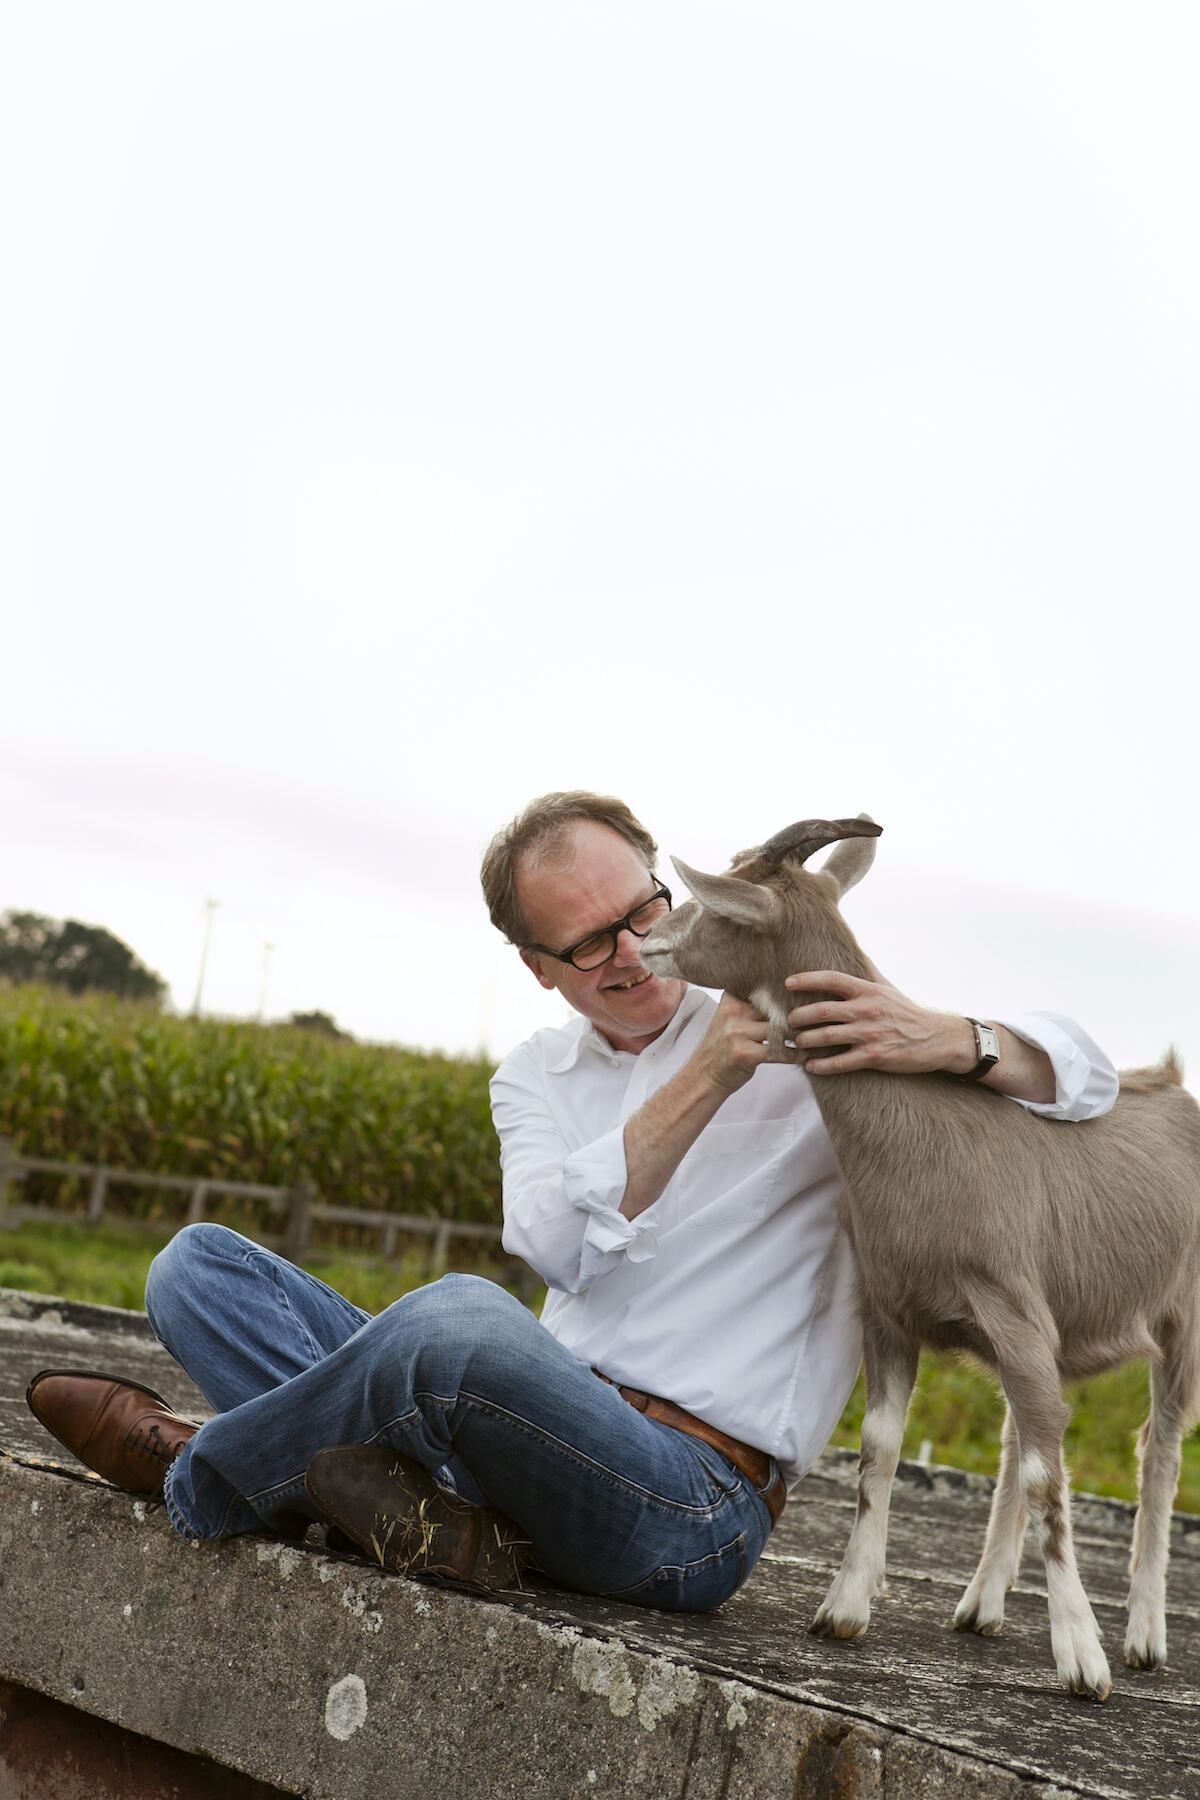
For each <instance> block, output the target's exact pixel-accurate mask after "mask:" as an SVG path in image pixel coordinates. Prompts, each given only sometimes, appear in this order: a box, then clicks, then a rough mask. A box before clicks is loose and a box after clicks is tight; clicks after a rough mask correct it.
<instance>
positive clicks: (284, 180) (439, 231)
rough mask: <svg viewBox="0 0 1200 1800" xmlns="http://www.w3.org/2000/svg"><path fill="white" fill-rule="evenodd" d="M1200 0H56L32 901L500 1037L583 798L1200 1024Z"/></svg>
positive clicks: (11, 307)
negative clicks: (783, 842) (606, 800)
mask: <svg viewBox="0 0 1200 1800" xmlns="http://www.w3.org/2000/svg"><path fill="white" fill-rule="evenodd" d="M1198 52H1200V13H1197V10H1196V8H1195V6H1194V5H1193V4H1190V0H1189V3H1188V4H1184V3H1179V4H1156V3H1154V0H1151V3H1150V4H1144V5H1141V6H1138V7H1136V8H1135V7H1133V6H1132V5H1123V6H1116V5H1111V4H1103V3H1100V4H1097V3H1096V0H1088V3H1087V4H1084V3H1083V0H1080V3H1078V4H1075V3H1070V4H1068V3H1065V0H1038V3H1037V4H1020V3H1013V0H1010V3H1009V4H1007V5H1005V6H1003V7H1001V6H998V5H997V6H986V7H978V6H973V7H964V6H962V5H961V4H960V3H957V0H955V3H948V4H944V5H942V4H938V5H933V4H919V3H918V4H910V5H906V6H903V7H897V6H895V5H894V4H890V3H889V4H882V3H869V0H868V3H865V4H859V5H856V6H855V7H853V8H834V7H831V6H829V5H828V4H822V5H819V6H818V5H815V4H807V3H806V0H778V3H775V0H737V3H736V4H734V3H727V4H722V3H720V0H708V3H705V0H686V3H685V0H679V3H671V0H633V3H629V4H626V3H623V0H586V3H584V0H544V3H539V4H532V3H530V0H505V3H504V4H496V0H479V3H474V4H455V3H454V0H436V3H432V0H431V3H429V4H414V3H411V0H410V3H407V4H406V3H404V0H390V3H389V4H387V5H381V4H370V3H367V0H337V3H336V4H332V3H327V0H279V3H278V4H275V3H268V0H237V3H236V4H231V3H227V0H210V3H209V4H207V5H206V6H204V7H164V6H162V5H161V4H159V3H158V0H153V3H147V4H144V5H131V4H122V3H121V0H113V3H111V4H108V5H105V6H102V7H97V6H95V5H93V4H87V5H83V4H55V3H54V0H45V3H43V4H39V5H37V6H27V7H21V8H16V7H11V8H9V9H7V12H6V15H5V24H4V26H3V42H2V43H0V153H2V156H3V166H4V168H5V170H6V172H7V180H6V183H5V192H4V195H3V218H2V221H0V222H2V228H3V243H4V246H5V252H6V257H5V260H6V267H7V273H6V276H5V280H4V282H3V285H2V288H0V313H2V315H3V319H2V322H3V331H2V332H0V358H2V359H3V374H2V383H3V399H2V401H0V481H2V489H3V495H4V505H5V510H6V512H7V513H8V519H7V523H6V526H5V529H4V532H3V534H2V541H0V606H2V607H3V630H2V633H0V659H2V668H3V680H2V682H0V815H2V818H3V835H2V840H0V853H2V858H3V861H2V865H0V909H2V908H3V907H5V906H14V907H19V908H22V909H32V910H35V911H39V912H45V913H49V914H52V915H56V916H63V915H67V914H69V915H73V916H76V917H81V918H83V919H86V920H89V921H92V922H96V923H100V924H104V925H106V926H108V927H109V928H110V929H112V930H114V931H116V932H117V933H119V934H120V935H121V936H123V937H124V938H126V939H127V940H128V942H129V943H130V944H132V945H133V947H134V948H135V949H136V950H137V952H138V953H139V954H140V955H141V956H142V957H143V958H144V959H145V960H146V961H147V962H149V963H150V964H151V965H152V966H154V967H156V968H157V969H159V970H160V971H161V972H162V974H163V975H165V976H166V977H167V979H168V980H169V982H170V984H171V990H172V996H173V1000H174V1002H175V1004H177V1005H179V1006H180V1007H182V1008H187V1007H188V1006H190V1005H191V1002H192V998H193V994H194V991H195V987H196V981H197V973H198V967H199V962H200V952H201V944H202V939H203V931H204V917H205V901H206V900H207V899H209V898H211V899H214V900H217V901H219V902H220V905H219V908H218V909H217V911H216V913H215V917H214V925H213V935H212V945H211V955H210V958H209V964H208V973H207V981H206V986H205V992H204V1002H205V1007H206V1009H208V1010H213V1011H221V1012H229V1013H238V1014H244V1015H250V1016H253V1015H254V1014H255V1013H256V1011H257V1010H258V1008H259V1005H260V999H261V992H262V977H263V969H264V945H265V944H271V945H273V946H274V950H273V952H272V954H271V958H270V962H269V968H268V977H269V979H268V985H267V990H266V1011H267V1014H268V1016H279V1015H282V1014H286V1013H287V1012H289V1011H291V1010H293V1009H306V1008H309V1007H320V1008H324V1009H326V1010H328V1011H330V1012H333V1013H334V1014H336V1016H337V1018H338V1019H339V1020H340V1021H341V1022H342V1023H343V1024H344V1025H345V1026H347V1027H348V1028H349V1029H351V1030H353V1031H354V1032H356V1033H358V1034H361V1035H363V1036H367V1037H371V1038H377V1039H384V1040H390V1041H396V1042H402V1043H412V1044H418V1045H427V1046H439V1047H443V1048H446V1049H450V1050H475V1049H477V1048H478V1047H480V1046H481V1045H484V1046H486V1047H487V1048H488V1049H489V1050H490V1051H491V1052H492V1053H493V1054H497V1055H498V1054H500V1053H502V1052H503V1051H504V1050H505V1049H507V1048H508V1047H509V1046H510V1045H511V1044H512V1043H514V1042H515V1041H517V1040H518V1039H519V1038H520V1037H522V1036H524V1035H525V1034H526V1033H527V1032H528V1031H530V1030H532V1029H534V1028H536V1027H537V1026H538V1025H539V1024H543V1023H557V1022H558V1021H559V1019H560V1018H561V1016H562V1010H561V1007H562V1003H561V1002H560V1001H559V1000H558V997H557V996H553V995H547V994H545V993H544V992H543V991H542V990H541V989H540V988H538V987H537V986H536V984H535V983H534V982H533V981H532V979H531V978H530V977H529V975H528V974H527V973H526V972H525V971H524V970H522V969H521V968H520V966H519V964H518V962H517V959H516V953H515V951H513V950H511V949H506V948H505V947H504V946H503V945H502V944H501V943H500V941H499V939H498V938H496V936H495V934H494V933H493V932H492V931H491V928H490V926H489V925H488V923H487V921H486V916H485V914H484V912H483V908H482V904H481V902H480V900H479V898H478V884H477V869H478V859H479V855H480V852H481V850H482V848H483V846H484V844H485V843H486V841H487V839H488V838H489V836H490V835H491V833H492V831H493V830H494V829H495V828H496V827H497V826H498V825H499V824H501V823H502V822H503V821H504V820H506V819H507V818H509V817H511V816H512V814H513V813H514V812H516V811H517V810H518V809H519V808H520V807H521V806H522V805H523V804H524V803H525V802H526V801H527V800H528V799H529V798H530V797H531V796H532V795H534V794H537V793H541V792H544V791H546V790H548V789H551V788H558V787H574V786H589V787H596V788H601V789H605V790H610V791H615V792H617V793H619V794H622V795H623V796H624V797H625V798H626V799H627V800H628V801H629V802H630V804H631V805H632V806H633V807H634V808H635V810H636V811H638V812H639V813H640V814H641V815H642V816H643V817H644V819H645V820H646V822H647V823H648V824H649V825H650V827H651V829H652V830H653V831H654V832H655V833H656V835H657V836H658V838H659V842H660V844H661V845H662V847H663V849H664V851H674V852H675V853H676V854H679V855H682V856H683V857H684V858H686V860H688V861H689V862H692V863H694V864H696V865H698V866H702V867H703V866H710V867H718V868H719V867H722V866H724V864H725V862H726V861H727V860H728V858H729V856H730V855H731V854H732V853H733V852H734V851H736V850H738V849H740V848H742V847H743V846H745V845H746V844H747V843H750V842H754V841H756V840H758V839H760V838H762V837H765V836H767V835H769V834H770V833H771V832H773V831H775V830H777V829H778V828H779V827H781V826H782V825H784V824H786V823H787V822H789V821H790V820H792V819H795V818H798V817H805V816H810V815H830V814H834V815H836V814H840V813H852V812H857V811H858V810H859V809H860V808H866V809H867V810H869V811H870V812H872V813H873V814H874V816H875V817H876V818H877V819H879V820H880V821H881V822H882V824H883V825H884V827H885V833H884V836H883V838H882V840H881V843H880V851H879V856H878V859H877V862H876V866H875V870H874V872H873V874H872V875H871V877H870V879H869V881H868V882H866V883H865V884H864V885H863V887H862V888H861V889H859V890H857V891H856V893H855V895H854V896H853V898H852V900H851V901H850V902H849V903H848V908H847V910H848V914H849V916H850V917H851V919H852V922H853V923H854V925H855V927H856V929H857V930H858V931H859V932H860V936H861V938H862V941H863V944H864V947H865V948H866V949H867V950H868V951H869V952H870V953H871V954H872V955H873V956H874V958H875V960H876V961H877V962H878V963H879V964H880V965H881V967H883V968H884V970H885V972H887V973H889V974H890V975H892V976H893V978H895V979H896V980H898V981H900V982H901V984H902V985H904V986H906V987H907V988H908V989H909V990H910V991H911V992H913V993H914V994H916V995H917V996H918V997H919V998H922V999H926V1000H928V1001H930V1002H933V1003H939V1004H944V1005H948V1006H954V1007H956V1008H958V1009H959V1010H964V1011H971V1012H974V1013H977V1014H982V1015H989V1014H990V1015H995V1014H1001V1015H1003V1014H1004V1013H1005V1012H1006V1011H1009V1012H1011V1011H1013V1010H1016V1009H1019V1008H1024V1007H1046V1008H1051V1009H1054V1010H1060V1011H1066V1012H1071V1013H1074V1014H1075V1015H1076V1016H1077V1017H1079V1018H1081V1019H1082V1020H1083V1022H1084V1023H1085V1024H1086V1025H1087V1026H1088V1027H1089V1028H1090V1029H1091V1030H1092V1032H1093V1033H1094V1035H1096V1036H1097V1037H1098V1038H1099V1039H1100V1040H1101V1042H1103V1043H1104V1044H1105V1045H1106V1047H1108V1048H1109V1049H1110V1050H1111V1052H1112V1054H1113V1056H1114V1057H1115V1058H1116V1059H1117V1060H1118V1061H1121V1062H1129V1061H1140V1060H1145V1059H1148V1058H1151V1057H1154V1056H1156V1055H1157V1054H1158V1053H1159V1052H1160V1051H1161V1050H1162V1049H1163V1048H1164V1047H1165V1045H1166V1044H1167V1043H1168V1042H1169V1041H1172V1040H1175V1041H1177V1042H1178V1043H1179V1044H1180V1045H1181V1046H1182V1048H1183V1050H1184V1053H1185V1056H1188V1055H1190V1063H1191V1066H1190V1075H1191V1078H1192V1085H1196V1084H1197V1077H1198V1076H1200V929H1198V926H1197V922H1196V919H1197V914H1196V905H1195V895H1196V889H1197V877H1198V875H1200V855H1198V852H1197V848H1196V839H1195V830H1196V814H1197V807H1196V803H1195V798H1194V796H1195V791H1196V779H1197V767H1196V764H1197V758H1196V692H1197V626H1196V599H1197V589H1198V579H1197V578H1198V574H1200V544H1198V537H1197V495H1198V494H1200V429H1198V427H1200V405H1198V401H1200V333H1198V332H1197V329H1196V321H1197V318H1198V317H1200V250H1198V234H1197V230H1196V219H1197V212H1198V203H1200V196H1198V193H1197V187H1198V183H1197V175H1198V172H1200V108H1198V107H1197V105H1196V90H1197V79H1198V74H1197V63H1198Z"/></svg>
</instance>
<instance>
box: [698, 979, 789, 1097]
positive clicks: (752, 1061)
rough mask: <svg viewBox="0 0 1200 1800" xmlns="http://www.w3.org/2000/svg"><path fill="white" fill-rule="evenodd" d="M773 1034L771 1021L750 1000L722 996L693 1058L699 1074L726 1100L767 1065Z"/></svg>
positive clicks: (728, 995) (729, 995) (727, 995)
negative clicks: (768, 1050) (768, 1034)
mask: <svg viewBox="0 0 1200 1800" xmlns="http://www.w3.org/2000/svg"><path fill="white" fill-rule="evenodd" d="M769 1030H770V1024H769V1023H768V1021H767V1020H766V1019H764V1018H763V1017H762V1015H761V1014H760V1013H759V1012H757V1011H756V1010H755V1008H754V1007H753V1006H751V1005H750V1002H749V1001H748V1000H738V999H736V998H735V997H734V996H733V995H732V994H722V995H721V998H720V1000H719V1001H718V1002H717V1010H716V1012H715V1013H714V1014H713V1016H712V1019H711V1021H710V1022H709V1027H708V1030H707V1031H706V1032H705V1034H704V1036H703V1038H702V1039H701V1041H700V1044H699V1046H698V1047H697V1049H696V1051H695V1053H694V1055H693V1057H692V1062H693V1063H694V1065H695V1067H696V1070H697V1073H698V1074H700V1075H702V1076H703V1077H704V1079H705V1080H706V1081H710V1082H711V1083H712V1085H713V1087H714V1088H716V1089H717V1090H718V1092H719V1093H720V1094H721V1097H722V1099H724V1098H726V1097H727V1096H728V1095H729V1094H736V1093H737V1090H738V1089H739V1088H740V1087H744V1086H745V1085H746V1083H747V1082H748V1081H749V1079H750V1077H751V1076H752V1075H753V1073H754V1071H755V1069H757V1068H759V1067H760V1066H761V1065H762V1064H763V1063H765V1062H766V1060H767V1045H766V1036H767V1032H768V1031H769Z"/></svg>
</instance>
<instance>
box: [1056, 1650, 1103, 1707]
mask: <svg viewBox="0 0 1200 1800" xmlns="http://www.w3.org/2000/svg"><path fill="white" fill-rule="evenodd" d="M1059 1674H1060V1675H1061V1676H1062V1679H1063V1685H1064V1686H1065V1688H1066V1689H1067V1692H1068V1693H1070V1694H1074V1695H1076V1697H1077V1698H1078V1699H1080V1700H1107V1699H1108V1696H1109V1695H1110V1694H1111V1693H1112V1680H1111V1678H1110V1676H1109V1673H1108V1664H1107V1662H1106V1661H1105V1660H1104V1657H1103V1655H1102V1656H1101V1657H1100V1660H1099V1662H1097V1663H1093V1664H1092V1665H1091V1667H1090V1668H1088V1669H1084V1668H1082V1667H1081V1666H1080V1664H1079V1663H1076V1664H1075V1666H1074V1668H1070V1669H1060V1670H1059Z"/></svg>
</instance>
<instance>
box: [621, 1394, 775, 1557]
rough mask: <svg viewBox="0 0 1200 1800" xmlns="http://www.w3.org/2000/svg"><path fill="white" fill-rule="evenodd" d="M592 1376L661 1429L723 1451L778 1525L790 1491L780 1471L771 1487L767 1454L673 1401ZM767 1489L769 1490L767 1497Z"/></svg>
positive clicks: (769, 1462)
mask: <svg viewBox="0 0 1200 1800" xmlns="http://www.w3.org/2000/svg"><path fill="white" fill-rule="evenodd" d="M592 1374H593V1375H599V1376H600V1379H601V1381H606V1382H607V1383H608V1385H609V1387H615V1388H616V1390H617V1392H618V1394H620V1396H621V1398H622V1400H628V1402H629V1404H630V1406H632V1407H633V1408H634V1409H635V1410H636V1411H637V1412H640V1413H645V1415H646V1417H647V1418H648V1419H655V1420H657V1422H658V1424H660V1425H670V1426H671V1428H672V1429H673V1430H674V1431H685V1432H686V1433H687V1435H688V1436H689V1437H694V1438H699V1439H700V1442H701V1443H702V1444H708V1445H710V1446H711V1447H712V1449H714V1450H719V1451H720V1452H721V1455H722V1456H724V1457H726V1458H727V1459H728V1460H729V1461H730V1462H731V1463H732V1464H733V1466H734V1468H735V1469H740V1470H741V1472H742V1474H743V1475H744V1476H745V1477H746V1479H747V1480H748V1481H750V1482H752V1483H753V1485H754V1486H755V1487H756V1488H757V1489H758V1491H759V1495H760V1497H761V1498H762V1499H763V1500H765V1501H766V1503H767V1511H768V1512H769V1513H770V1515H771V1524H772V1525H775V1524H776V1523H777V1522H778V1519H779V1515H780V1513H781V1512H782V1511H783V1509H784V1506H785V1505H786V1504H787V1487H786V1485H785V1483H784V1479H783V1476H782V1475H781V1474H780V1473H779V1471H778V1469H777V1470H776V1471H775V1479H774V1481H772V1482H771V1485H770V1487H769V1488H768V1487H767V1482H768V1481H770V1477H771V1458H770V1457H769V1456H768V1455H767V1453H766V1451H765V1450H756V1449H755V1448H754V1446H753V1445H752V1444H743V1443H742V1441H741V1439H740V1438H734V1437H727V1436H726V1434H725V1433H724V1432H723V1431H718V1430H717V1428H716V1426H715V1425H706V1424H705V1422H704V1420H703V1419H698V1418H697V1417H696V1415H695V1413H690V1412H685V1411H684V1409H683V1407H682V1406H676V1404H675V1402H674V1401H673V1400H663V1399H662V1398H661V1397H660V1396H659V1395H658V1394H643V1393H642V1391H641V1389H640V1388H631V1387H622V1386H621V1385H620V1383H619V1382H616V1381H614V1380H613V1379H612V1377H611V1376H610V1375H602V1374H601V1373H600V1370H599V1369H593V1370H592ZM764 1488H766V1490H767V1491H766V1492H765V1493H763V1489H764Z"/></svg>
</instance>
